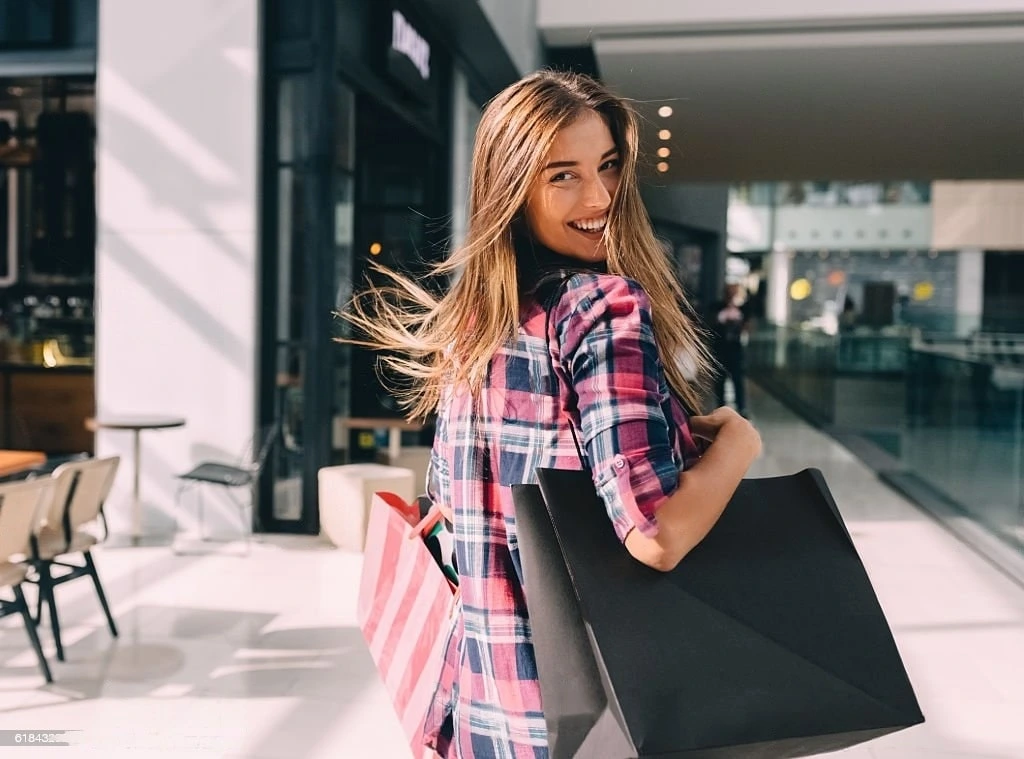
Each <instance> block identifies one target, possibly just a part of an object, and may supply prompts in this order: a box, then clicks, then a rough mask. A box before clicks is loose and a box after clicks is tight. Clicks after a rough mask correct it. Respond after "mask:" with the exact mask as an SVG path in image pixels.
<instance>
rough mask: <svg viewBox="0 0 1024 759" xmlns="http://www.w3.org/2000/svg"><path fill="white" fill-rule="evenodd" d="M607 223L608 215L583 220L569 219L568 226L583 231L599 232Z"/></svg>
mask: <svg viewBox="0 0 1024 759" xmlns="http://www.w3.org/2000/svg"><path fill="white" fill-rule="evenodd" d="M607 223H608V217H607V216H605V217H604V218H602V219H586V220H584V221H570V222H569V226H572V227H575V228H576V229H579V230H581V231H583V232H600V231H602V230H603V229H604V228H605V225H606V224H607Z"/></svg>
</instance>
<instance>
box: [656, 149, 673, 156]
mask: <svg viewBox="0 0 1024 759" xmlns="http://www.w3.org/2000/svg"><path fill="white" fill-rule="evenodd" d="M670 155H672V151H671V150H669V149H668V148H658V158H668V157H669V156H670Z"/></svg>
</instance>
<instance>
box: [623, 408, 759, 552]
mask: <svg viewBox="0 0 1024 759" xmlns="http://www.w3.org/2000/svg"><path fill="white" fill-rule="evenodd" d="M690 423H691V427H692V429H693V431H694V433H695V434H697V435H698V436H700V437H704V438H706V439H710V440H712V443H711V445H710V446H709V447H708V449H707V451H706V452H705V453H704V455H703V456H702V457H701V459H700V461H698V462H697V463H696V464H694V465H693V466H691V467H690V468H689V469H687V470H686V471H685V472H683V473H682V474H681V475H680V476H679V487H678V489H677V490H676V491H675V492H674V493H672V495H670V496H669V497H668V498H667V499H666V500H665V501H664V502H662V504H661V505H660V507H659V508H658V510H657V512H656V515H657V520H658V532H657V534H656V535H654V536H653V537H647V536H645V535H643V534H641V533H640V531H639V530H635V529H634V530H632V531H630V533H629V534H628V535H627V536H626V540H625V546H626V550H628V551H629V552H630V554H631V555H632V556H633V558H635V559H636V560H637V561H640V562H642V563H644V564H646V565H647V566H649V567H651V568H652V569H657V570H659V571H662V572H670V571H671V570H673V569H675V568H676V566H677V565H678V564H679V562H680V561H682V560H683V558H684V557H685V556H686V554H688V553H689V552H690V551H691V550H692V549H693V548H694V546H696V545H697V544H698V543H700V541H701V540H703V539H704V536H705V535H707V534H708V533H709V532H710V531H711V528H712V527H714V526H715V522H717V521H718V518H719V517H720V516H721V515H722V512H723V511H725V507H726V505H727V504H728V503H729V499H730V498H732V495H733V493H734V492H736V488H737V486H738V485H739V483H740V480H742V479H743V477H744V475H745V474H746V473H747V469H748V468H749V467H750V464H751V463H752V462H753V461H754V459H755V458H757V456H758V455H759V454H760V452H761V437H760V435H759V434H758V432H757V430H756V429H754V427H753V425H751V424H750V422H748V421H747V420H746V419H744V418H743V417H742V416H740V415H739V414H737V413H736V412H735V411H733V410H732V409H730V408H720V409H718V410H716V411H714V412H713V413H711V414H709V415H708V416H697V417H693V418H692V419H691V420H690Z"/></svg>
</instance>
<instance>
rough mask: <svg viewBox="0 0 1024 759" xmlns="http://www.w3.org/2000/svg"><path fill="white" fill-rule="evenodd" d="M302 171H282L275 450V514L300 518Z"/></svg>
mask: <svg viewBox="0 0 1024 759" xmlns="http://www.w3.org/2000/svg"><path fill="white" fill-rule="evenodd" d="M302 178H303V174H302V172H300V171H296V170H295V169H292V168H281V169H279V170H278V176H277V179H278V208H277V216H278V223H279V226H278V230H279V231H278V241H277V249H278V259H277V261H278V265H277V271H276V273H275V274H276V277H275V280H276V283H277V296H276V297H277V324H276V325H275V330H274V338H275V346H276V350H275V363H276V366H275V382H274V386H275V396H276V397H275V404H274V405H275V416H276V418H277V419H278V420H279V422H280V424H281V445H279V446H277V448H276V449H275V450H276V453H275V455H274V462H273V464H274V466H273V471H274V500H273V503H274V508H273V516H274V518H275V519H281V520H296V521H297V520H299V519H300V518H301V516H302V421H303V414H302V410H303V403H302V383H303V377H304V374H305V372H304V359H305V356H304V353H303V348H302V336H303V318H302V293H303V273H304V267H303V261H302V252H303V250H304V246H305V231H306V225H305V224H304V222H303V213H302V211H303V204H302V192H303V187H302Z"/></svg>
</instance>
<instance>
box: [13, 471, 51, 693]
mask: <svg viewBox="0 0 1024 759" xmlns="http://www.w3.org/2000/svg"><path fill="white" fill-rule="evenodd" d="M52 493H53V482H52V481H51V480H49V479H46V480H30V481H27V482H11V483H6V484H3V485H0V588H10V589H11V590H12V591H13V592H14V600H13V601H8V600H6V599H0V618H3V617H6V616H8V615H10V614H21V618H22V620H24V622H25V632H27V633H28V639H29V641H30V642H31V643H32V649H33V650H34V651H35V652H36V659H38V660H39V669H40V670H42V673H43V677H45V678H46V682H48V683H52V682H53V675H51V674H50V665H49V664H47V662H46V657H45V656H43V647H42V645H40V643H39V635H38V633H37V632H36V623H35V621H34V620H33V619H32V615H31V614H30V612H29V608H28V604H27V603H26V602H25V594H24V593H23V592H22V589H21V584H22V582H24V580H25V576H26V575H27V574H28V566H27V565H26V564H25V563H24V559H25V558H26V557H27V554H26V548H27V547H28V545H29V542H30V540H31V538H32V531H33V530H34V529H35V527H36V525H37V524H38V523H39V515H40V513H42V512H43V510H44V509H45V508H46V505H47V499H48V498H50V497H52Z"/></svg>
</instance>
